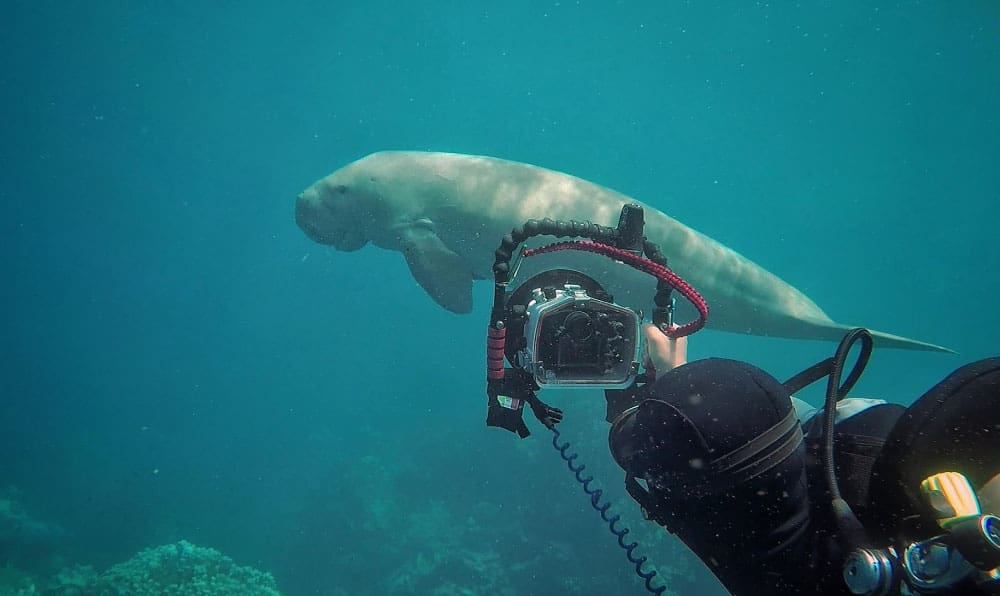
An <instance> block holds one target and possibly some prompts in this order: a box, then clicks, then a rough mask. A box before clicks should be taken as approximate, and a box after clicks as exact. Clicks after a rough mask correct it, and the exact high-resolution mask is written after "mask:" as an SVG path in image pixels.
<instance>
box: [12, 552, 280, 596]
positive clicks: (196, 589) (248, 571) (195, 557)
mask: <svg viewBox="0 0 1000 596" xmlns="http://www.w3.org/2000/svg"><path fill="white" fill-rule="evenodd" d="M27 593H34V592H26V594H27ZM40 593H41V594H44V595H48V596H57V595H58V596H118V595H120V594H128V595H129V596H154V595H156V596H174V595H176V596H181V595H184V596H238V595H239V596H244V595H245V596H280V594H281V593H280V592H279V591H278V588H277V585H276V584H275V581H274V578H273V577H272V576H271V574H270V573H266V572H262V571H258V570H256V569H253V568H252V567H242V566H240V565H236V564H235V563H234V562H233V560H232V559H230V558H229V557H226V556H224V555H223V554H221V553H220V552H219V551H217V550H214V549H211V548H203V547H199V546H195V545H193V544H191V543H190V542H186V541H183V540H182V541H180V542H177V543H175V544H168V545H164V546H160V547H156V548H149V549H146V550H143V551H140V552H139V553H138V554H136V555H135V556H134V557H132V558H131V559H129V560H128V561H125V562H124V563H119V564H117V565H114V566H112V567H111V568H109V569H108V570H107V571H105V572H104V573H100V574H97V573H94V572H93V570H92V569H90V568H89V567H79V566H78V567H72V568H68V569H65V570H63V571H62V572H60V573H59V574H57V575H56V576H55V577H53V578H51V579H50V580H49V582H48V585H47V587H46V588H45V589H44V590H43V591H41V592H40Z"/></svg>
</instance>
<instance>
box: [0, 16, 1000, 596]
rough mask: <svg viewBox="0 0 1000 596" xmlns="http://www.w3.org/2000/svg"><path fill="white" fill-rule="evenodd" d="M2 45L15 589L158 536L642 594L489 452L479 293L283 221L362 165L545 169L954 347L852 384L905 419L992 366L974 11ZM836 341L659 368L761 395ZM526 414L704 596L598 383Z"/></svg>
mask: <svg viewBox="0 0 1000 596" xmlns="http://www.w3.org/2000/svg"><path fill="white" fill-rule="evenodd" d="M4 22H5V24H4V26H3V34H2V35H0V55H2V56H3V59H2V60H3V68H2V69H0V102H2V105H3V117H2V119H0V138H2V139H3V140H2V142H0V171H2V177H0V209H2V217H0V231H2V233H0V246H2V248H3V251H2V255H3V259H2V272H3V277H4V279H5V281H4V283H3V284H2V287H3V291H2V292H0V297H2V303H3V309H2V312H3V316H2V318H0V334H2V335H0V336H2V338H3V343H2V346H3V348H2V354H3V358H2V359H0V518H2V520H3V521H0V568H2V569H3V570H4V571H3V572H0V585H3V583H4V582H6V583H7V584H9V586H11V587H8V588H4V589H7V590H8V591H9V592H11V593H17V590H22V593H30V592H27V590H29V586H30V585H34V586H35V590H36V592H40V593H45V590H50V592H49V593H61V594H65V593H71V592H65V591H63V592H54V591H51V590H55V589H65V588H56V587H54V586H58V585H59V582H60V581H63V582H68V581H70V580H67V579H65V578H66V577H68V575H72V574H71V573H70V572H69V571H67V569H70V570H73V569H75V570H76V571H75V573H76V574H77V575H87V574H88V573H91V574H101V573H102V571H103V570H106V569H108V568H109V567H110V566H112V565H115V564H117V563H121V562H123V561H126V560H128V559H130V558H131V557H133V555H135V554H136V553H137V552H139V551H141V550H142V549H146V548H152V547H157V546H161V545H171V544H175V543H178V542H179V541H182V540H184V541H187V542H189V543H191V544H192V545H197V546H198V547H199V548H211V549H216V550H218V551H219V552H221V553H224V554H225V555H227V556H228V557H231V558H232V560H233V561H235V563H236V564H238V565H243V566H250V567H254V568H256V569H259V570H261V571H266V572H270V573H271V574H272V575H273V577H274V581H275V582H276V585H277V587H278V589H280V590H281V592H282V593H284V594H291V595H303V594H438V595H453V594H454V595H457V594H466V595H469V594H501V595H530V594H539V595H540V594H555V593H561V594H612V593H620V594H626V593H635V594H638V593H643V592H644V589H643V587H642V583H641V581H640V580H639V579H638V578H637V577H636V576H635V575H634V573H633V570H632V569H631V567H630V566H629V565H628V564H627V561H626V560H625V557H624V554H623V553H622V551H621V549H619V547H618V546H617V544H616V543H615V539H614V537H613V536H612V535H611V534H610V533H609V532H608V531H607V527H606V526H605V525H603V524H602V523H601V522H600V520H599V518H598V516H597V514H596V513H595V512H594V511H592V510H591V507H590V505H589V501H588V499H587V498H586V497H585V496H584V495H583V493H582V492H581V491H580V489H579V486H578V485H577V483H576V482H575V481H574V480H573V479H572V477H571V475H570V473H569V472H568V471H567V470H566V468H565V466H564V464H563V463H562V461H561V460H560V459H559V458H558V456H557V454H556V453H555V452H554V451H553V449H552V447H551V445H550V443H549V437H548V433H547V432H546V431H545V429H544V428H541V427H540V426H539V425H538V424H537V423H535V421H534V420H529V425H532V430H533V431H534V434H533V435H532V436H531V437H529V438H528V439H526V440H523V441H521V440H518V439H517V438H516V437H514V436H513V435H510V434H508V433H505V432H502V431H500V430H497V429H487V428H485V427H484V423H483V420H484V416H485V396H484V382H483V362H484V347H483V343H484V342H483V330H484V327H485V323H486V319H487V316H488V307H489V299H490V295H491V294H490V293H491V288H490V285H489V284H485V283H484V284H479V285H477V286H476V289H475V308H474V311H473V313H472V314H471V315H465V316H458V315H453V314H451V313H448V312H446V311H444V310H442V309H441V308H439V307H438V306H436V305H435V304H434V303H433V302H432V301H431V300H430V299H429V298H428V297H427V296H426V294H425V293H424V292H423V291H422V290H421V289H420V288H419V286H417V284H416V283H415V282H414V281H413V279H412V276H411V275H410V273H409V271H408V269H407V266H406V263H405V261H404V259H403V258H402V257H401V256H400V255H399V254H398V253H390V252H386V251H382V250H380V249H377V248H375V247H371V246H369V247H366V248H364V249H362V250H361V251H359V252H356V253H338V252H335V251H333V250H332V249H330V248H327V247H323V246H320V245H319V244H316V243H314V242H312V241H310V240H309V239H308V238H306V236H305V235H304V234H303V233H302V232H301V230H299V229H298V228H297V227H296V225H295V222H294V218H293V207H294V199H295V196H296V195H297V193H299V192H300V191H301V190H302V189H304V188H305V187H307V186H308V185H309V184H311V183H312V182H313V181H314V180H316V179H318V178H320V177H322V176H325V175H326V174H328V173H330V172H332V171H333V170H335V169H336V168H338V167H340V166H342V165H344V164H346V163H348V162H350V161H352V160H354V159H357V158H360V157H362V156H364V155H366V154H368V153H370V152H373V151H378V150H383V149H421V150H436V151H454V152H461V153H473V154H484V155H492V156H497V157H503V158H507V159H513V160H517V161H524V162H529V163H533V164H536V165H540V166H544V167H548V168H552V169H557V170H561V171H565V172H569V173H572V174H574V175H577V176H580V177H583V178H586V179H588V180H591V181H594V182H597V183H599V184H602V185H605V186H608V187H611V188H614V189H616V190H619V191H621V192H624V193H625V194H628V195H630V196H633V197H635V198H637V199H640V200H642V201H644V202H646V203H648V204H651V205H653V206H655V207H657V208H659V209H661V210H663V211H665V212H667V213H668V214H670V215H671V216H673V217H675V218H677V219H679V220H680V221H682V222H684V223H686V224H687V225H690V226H692V227H694V228H696V229H698V230H699V231H701V232H704V233H706V234H708V235H709V236H712V237H713V238H715V239H717V240H719V241H721V242H723V243H725V244H726V245H728V246H730V247H732V248H734V249H735V250H737V251H739V252H741V253H742V254H744V255H746V256H748V257H749V258H751V259H753V260H755V261H756V262H757V263H759V264H761V265H762V266H764V267H766V268H767V269H769V270H770V271H772V272H774V273H776V274H778V275H779V276H781V277H782V278H783V279H785V280H787V281H788V282H790V283H791V284H793V285H795V286H796V287H798V288H800V289H801V290H803V291H804V292H805V293H806V294H807V295H809V296H810V297H811V298H813V299H814V300H815V301H816V302H817V303H818V304H819V305H820V306H821V307H823V308H824V309H825V310H826V311H827V312H828V313H829V314H830V315H831V316H832V317H833V318H834V319H835V320H838V321H843V322H848V323H856V324H860V325H866V326H870V327H872V328H875V329H880V330H884V331H889V332H892V333H897V334H901V335H906V336H909V337H914V338H918V339H921V340H925V341H931V342H934V343H938V344H943V345H947V346H949V347H951V348H953V349H955V350H956V351H958V355H941V354H930V353H923V352H910V351H898V350H883V351H879V352H877V353H876V354H875V356H874V358H873V360H872V363H871V366H870V367H869V372H868V373H867V375H866V376H865V377H864V379H863V380H862V382H861V383H860V385H859V387H858V389H857V390H856V391H855V393H856V394H857V395H863V396H876V397H883V398H885V399H889V400H891V401H895V402H899V403H903V404H907V403H910V402H912V401H913V400H914V399H915V398H916V397H918V396H919V395H920V394H921V393H922V392H923V391H924V390H926V389H927V388H929V387H930V386H931V385H932V384H933V383H935V382H936V381H937V380H939V379H941V378H942V377H943V376H944V375H946V374H947V373H949V372H950V371H951V370H953V369H955V368H956V367H958V366H959V365H961V364H964V363H965V362H968V361H971V360H974V359H978V358H982V357H986V356H990V355H994V354H996V353H997V352H998V351H1000V349H998V345H997V344H998V342H997V339H998V331H1000V309H997V307H996V304H997V301H996V294H997V292H998V291H1000V281H998V276H997V271H998V270H1000V249H998V245H997V238H998V235H997V230H996V226H997V222H998V221H1000V168H998V167H997V163H998V162H1000V140H998V139H1000V119H998V116H997V109H996V108H997V106H998V105H1000V73H998V70H997V64H998V63H1000V9H998V8H997V6H996V5H995V4H994V3H991V2H961V3H944V2H900V3H882V2H819V3H801V4H794V5H793V4H785V3H770V4H769V3H728V2H719V3H707V2H632V1H626V0H621V1H617V2H592V1H561V2H527V1H524V0H514V1H509V2H504V3H478V2H456V1H450V0H439V1H418V2H385V1H375V2H363V3H360V2H359V3H343V2H309V1H306V2H297V3H254V2H252V3H237V2H217V3H200V4H199V3H190V2H123V1H114V2H98V3H66V2H54V1H40V2H28V1H22V0H14V1H12V2H8V3H6V5H5V10H4ZM601 223H610V222H601ZM667 256H668V258H669V255H667ZM833 348H834V346H833V345H832V344H830V343H823V342H802V341H790V340H779V339H769V338H756V337H745V336H736V335H732V334H725V333H719V332H713V331H705V332H702V333H700V334H698V335H696V336H695V337H694V338H692V340H691V348H690V351H691V356H692V357H706V356H727V357H733V358H740V359H744V360H748V361H750V362H752V363H754V364H757V365H758V366H761V367H762V368H765V369H767V370H769V371H771V372H772V373H773V374H774V375H775V376H777V377H779V378H784V377H787V376H789V375H791V374H792V373H794V372H797V371H798V370H799V369H801V368H804V367H805V366H807V365H809V364H811V363H813V362H815V361H816V360H819V359H821V358H823V357H825V356H827V355H828V354H829V353H830V352H831V351H832V350H833ZM813 397H815V396H813ZM551 401H553V402H554V403H556V404H557V405H559V406H560V407H562V408H563V409H564V410H565V411H566V420H565V422H564V424H563V426H564V430H563V434H564V438H567V439H569V440H570V441H571V442H573V445H574V450H577V451H579V452H580V453H581V456H580V457H581V460H583V461H585V462H586V463H588V470H590V471H592V472H593V473H594V474H595V475H596V476H597V478H598V483H599V484H600V485H601V486H603V487H604V488H606V496H608V498H609V499H610V500H611V501H613V502H614V503H615V507H616V509H618V510H620V511H621V512H622V514H623V516H624V520H625V521H626V523H627V524H628V525H630V526H631V527H633V533H632V534H631V535H630V536H636V537H637V538H638V539H640V540H641V541H642V542H643V546H642V552H643V553H645V554H647V555H648V556H649V557H650V559H651V561H652V562H654V563H655V564H656V566H657V568H658V569H659V570H660V572H661V575H662V576H663V577H664V578H665V581H666V583H667V585H668V586H669V587H670V589H671V591H672V592H674V593H680V594H684V593H692V594H693V593H698V594H714V593H721V592H722V591H721V588H720V587H718V584H717V583H716V582H715V580H714V579H713V578H712V577H711V575H710V574H709V573H708V572H707V571H706V570H705V568H704V567H703V566H702V565H701V563H700V562H698V561H697V560H696V559H694V558H693V557H692V556H690V555H689V554H688V553H687V552H686V551H685V550H684V548H683V547H682V546H681V545H680V544H679V543H677V542H676V541H675V540H674V539H673V538H672V537H670V536H668V535H665V534H664V533H663V532H662V531H660V530H658V529H657V528H655V527H653V526H651V525H650V524H649V523H648V522H645V521H644V520H643V519H642V517H641V515H640V513H639V511H638V509H637V508H636V507H635V506H634V504H632V503H631V502H630V501H628V500H627V498H626V497H625V495H624V491H622V490H621V484H622V483H621V480H622V478H621V472H620V470H619V469H618V468H617V467H616V466H615V464H614V462H613V461H612V460H611V458H610V456H609V454H608V452H607V446H606V432H607V428H606V423H604V422H603V403H604V400H603V398H602V396H601V395H600V394H599V393H596V392H595V393H593V394H588V393H585V392H580V393H574V394H559V395H556V396H555V397H553V398H552V400H551ZM529 418H530V417H529ZM184 548H187V547H184ZM177 550H178V552H181V550H183V549H182V548H181V547H180V546H178V547H177ZM185 552H189V551H185ZM191 552H193V551H191ZM80 565H84V566H90V568H91V570H90V571H84V570H81V569H84V568H80V567H75V566H80ZM60 574H61V575H60ZM60 577H62V578H63V579H59V578H60ZM80 581H81V582H82V581H84V580H80ZM658 581H659V580H658ZM81 585H82V584H81ZM207 590H208V589H206V591H204V592H199V593H206V594H207V593H210V591H207Z"/></svg>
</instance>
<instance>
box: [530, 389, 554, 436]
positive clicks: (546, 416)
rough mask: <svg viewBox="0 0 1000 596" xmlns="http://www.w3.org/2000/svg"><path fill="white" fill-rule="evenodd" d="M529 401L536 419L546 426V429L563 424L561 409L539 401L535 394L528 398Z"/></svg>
mask: <svg viewBox="0 0 1000 596" xmlns="http://www.w3.org/2000/svg"><path fill="white" fill-rule="evenodd" d="M527 401H528V405H529V406H531V411H532V413H534V414H535V418H538V421H539V422H541V423H542V424H544V425H545V428H548V429H551V428H552V427H554V426H555V425H557V424H559V423H560V422H562V419H563V412H562V410H560V409H559V408H553V407H552V406H550V405H548V404H546V403H545V402H543V401H542V400H540V399H538V396H537V395H534V394H532V395H531V396H530V397H528V399H527Z"/></svg>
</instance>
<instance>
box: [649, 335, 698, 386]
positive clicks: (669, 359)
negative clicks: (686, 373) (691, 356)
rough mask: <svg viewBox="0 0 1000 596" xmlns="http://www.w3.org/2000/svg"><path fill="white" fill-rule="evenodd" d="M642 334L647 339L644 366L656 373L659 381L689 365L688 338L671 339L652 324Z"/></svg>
mask: <svg viewBox="0 0 1000 596" xmlns="http://www.w3.org/2000/svg"><path fill="white" fill-rule="evenodd" d="M675 327H676V325H675ZM642 332H643V335H645V337H646V342H645V352H646V354H645V357H644V358H643V361H644V365H645V367H646V369H647V370H649V369H652V370H653V372H655V373H656V378H657V379H659V378H660V377H662V376H663V375H665V374H666V373H667V372H668V371H671V370H673V369H675V368H677V367H678V366H681V365H683V364H687V342H688V338H687V337H679V338H677V339H671V338H669V337H667V336H666V335H664V333H663V332H662V331H660V329H659V328H658V327H657V326H656V325H652V324H647V325H645V326H644V327H643V329H642Z"/></svg>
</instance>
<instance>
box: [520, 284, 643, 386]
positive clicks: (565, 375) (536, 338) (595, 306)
mask: <svg viewBox="0 0 1000 596" xmlns="http://www.w3.org/2000/svg"><path fill="white" fill-rule="evenodd" d="M510 303H511V304H512V305H513V306H512V307H511V308H510V311H509V319H508V323H509V326H508V333H509V334H512V335H520V336H521V337H520V341H514V342H511V344H512V345H513V347H514V348H515V349H514V353H511V354H508V359H509V360H510V361H511V362H516V363H517V366H519V367H521V368H522V369H523V370H524V371H525V372H527V373H529V374H530V375H531V376H532V378H533V379H534V381H535V383H536V384H537V385H538V387H539V388H545V387H588V388H597V389H621V388H624V387H627V386H629V385H630V384H631V383H632V381H634V380H635V377H636V375H637V374H638V372H639V349H640V341H639V329H640V317H639V315H638V314H636V313H635V312H634V311H633V310H631V309H629V308H626V307H624V306H620V305H618V304H615V303H614V301H613V300H612V299H611V297H610V296H608V295H607V293H606V292H604V290H603V289H602V288H601V287H600V285H599V284H598V283H597V282H596V281H594V280H593V279H591V278H590V277H588V276H586V275H584V274H582V273H579V272H577V271H571V270H566V269H557V270H553V271H547V272H545V273H542V274H539V275H536V276H535V277H533V278H531V279H529V280H527V281H525V283H524V284H522V286H521V287H520V288H518V290H516V291H515V292H514V294H513V296H512V299H511V301H510ZM519 329H520V330H521V332H520V334H518V333H517V330H519Z"/></svg>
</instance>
